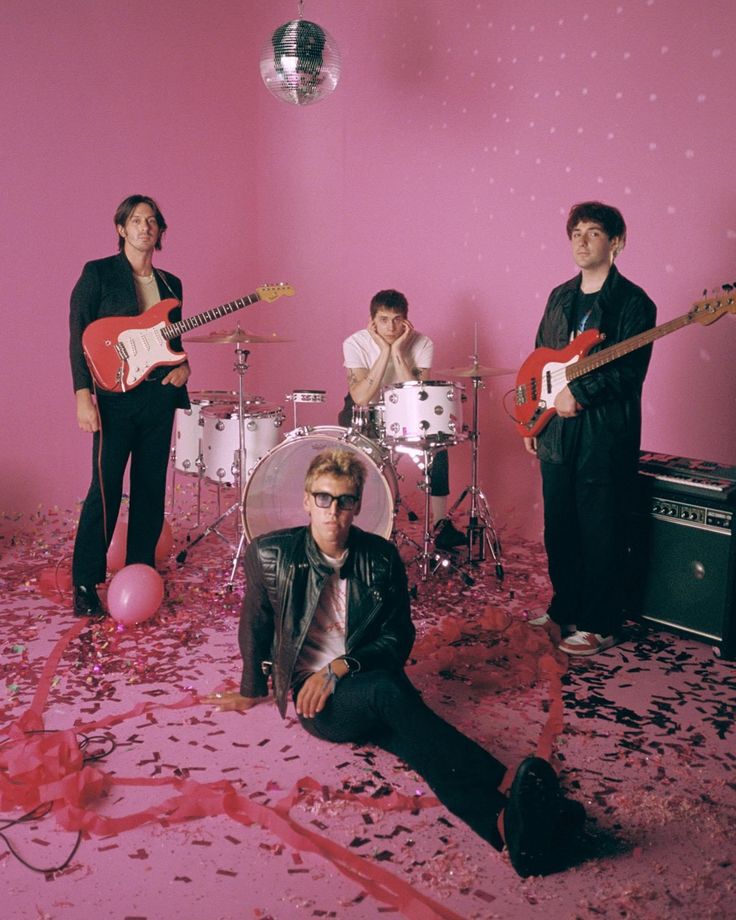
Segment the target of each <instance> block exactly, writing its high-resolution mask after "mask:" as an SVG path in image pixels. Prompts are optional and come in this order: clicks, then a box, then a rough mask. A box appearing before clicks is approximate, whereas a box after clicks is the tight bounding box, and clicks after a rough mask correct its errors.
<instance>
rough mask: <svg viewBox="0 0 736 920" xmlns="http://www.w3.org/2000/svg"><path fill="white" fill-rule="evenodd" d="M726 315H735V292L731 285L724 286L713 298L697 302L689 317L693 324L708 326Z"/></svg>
mask: <svg viewBox="0 0 736 920" xmlns="http://www.w3.org/2000/svg"><path fill="white" fill-rule="evenodd" d="M703 293H705V292H703ZM726 313H736V291H735V290H734V285H732V284H724V285H723V291H722V293H721V294H718V295H717V296H715V297H706V298H704V299H703V300H697V301H696V302H695V303H694V304H693V306H692V309H691V310H690V313H689V315H690V317H691V319H693V320H694V321H695V322H698V323H701V324H702V325H703V326H709V325H710V324H711V323H714V322H715V321H716V320H717V319H720V318H721V317H722V316H725V314H726Z"/></svg>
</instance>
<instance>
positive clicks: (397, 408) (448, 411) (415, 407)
mask: <svg viewBox="0 0 736 920" xmlns="http://www.w3.org/2000/svg"><path fill="white" fill-rule="evenodd" d="M186 341H187V344H188V343H190V342H192V343H206V344H223V345H228V344H229V345H234V347H235V363H234V366H233V369H234V371H235V373H236V374H237V375H238V389H237V390H236V391H227V390H204V391H199V392H192V393H190V402H191V408H190V409H179V410H177V414H176V422H175V435H174V443H173V446H172V451H171V462H172V466H173V470H174V476H176V475H177V474H182V475H189V476H195V477H196V478H197V526H199V525H200V505H201V487H202V483H203V482H207V483H209V484H212V485H215V486H217V487H218V488H217V498H218V508H217V511H218V514H217V517H216V519H215V520H214V521H213V522H212V523H210V524H209V525H208V526H207V527H206V528H205V529H204V530H203V531H202V532H201V533H200V534H199V535H198V536H197V537H196V538H195V539H194V540H192V541H191V542H190V543H189V544H188V547H187V549H185V550H182V551H181V552H180V553H179V555H178V556H177V562H179V563H180V564H183V563H184V561H185V560H186V558H187V555H188V553H189V552H190V551H191V550H192V549H193V547H194V546H195V545H196V544H197V543H199V542H200V541H201V540H203V539H204V538H205V537H207V536H208V535H209V534H215V535H216V536H218V537H220V538H221V539H222V540H223V541H225V542H226V543H228V544H229V545H230V546H232V545H233V544H232V542H231V540H230V539H229V538H228V537H227V536H226V535H225V534H223V533H222V532H221V531H220V529H219V525H220V524H221V523H222V522H223V521H224V520H225V519H226V518H227V517H229V516H230V515H232V514H236V513H237V517H236V532H237V535H238V541H237V548H236V549H235V552H234V556H233V560H232V569H231V573H230V579H229V581H228V585H227V586H228V588H232V587H233V584H234V582H235V573H236V571H237V565H238V561H239V559H240V558H241V556H242V552H243V549H244V546H245V543H246V542H250V541H251V540H253V539H254V538H255V537H257V536H259V535H261V534H264V533H267V532H269V531H271V530H277V529H280V528H284V527H293V526H297V525H299V524H303V523H304V510H303V505H302V498H303V482H304V475H305V472H306V469H307V467H308V465H309V463H310V461H311V460H312V458H313V457H314V456H315V455H316V454H318V453H320V452H321V451H323V450H325V449H328V448H338V447H339V448H342V449H347V450H350V451H354V452H355V453H356V454H358V455H359V457H360V459H361V461H362V462H363V465H364V466H365V467H366V470H367V474H366V481H365V486H364V492H363V500H362V503H361V512H360V522H359V523H360V526H361V527H362V528H363V529H364V530H368V531H371V532H373V533H377V534H379V535H380V536H383V537H385V538H386V539H390V538H392V537H393V538H395V539H397V541H403V542H405V543H410V544H412V545H414V546H415V547H416V549H417V550H418V553H417V556H416V559H413V560H411V563H416V564H417V565H418V566H419V570H420V573H421V578H422V580H426V578H427V577H428V575H429V574H430V573H434V572H436V571H437V570H438V569H439V568H440V567H444V568H447V567H450V568H452V569H455V570H457V571H460V570H459V569H458V567H457V564H456V562H455V561H454V559H451V558H450V557H448V556H446V555H443V554H441V553H439V552H438V551H437V549H436V548H431V547H432V535H431V533H430V523H429V517H430V473H431V468H432V463H433V461H434V458H435V456H436V454H437V453H438V452H439V451H440V450H444V449H446V448H449V447H453V446H455V445H457V444H459V443H461V442H462V441H464V440H466V439H468V440H469V441H470V443H471V447H472V476H471V482H470V484H469V485H468V486H466V488H465V489H464V490H463V492H462V494H461V495H460V497H459V498H458V500H457V501H456V502H455V504H454V505H453V507H452V509H451V512H450V513H454V512H455V511H456V510H457V509H458V508H459V507H460V505H461V504H462V503H463V501H464V500H465V499H466V498H469V500H470V506H469V524H468V529H467V534H468V541H467V559H466V561H467V562H468V563H474V562H478V561H482V560H483V559H484V558H485V548H486V546H487V547H488V549H489V550H490V552H491V554H492V556H493V559H494V561H495V564H496V575H497V577H498V578H499V579H502V578H503V565H502V561H501V544H500V541H499V539H498V535H497V533H496V530H495V528H494V525H493V521H492V518H491V514H490V510H489V507H488V502H487V501H486V498H485V495H484V494H483V492H482V491H481V490H480V488H479V487H478V438H479V434H478V390H479V388H480V386H481V385H482V381H483V379H484V378H486V377H490V376H499V375H501V374H512V373H514V372H513V371H507V370H505V369H498V368H487V367H483V366H480V365H478V363H477V360H476V357H475V356H473V364H472V365H471V366H470V367H467V368H449V369H448V370H446V371H444V370H443V371H439V372H437V376H438V377H447V378H452V377H455V378H469V379H470V380H472V383H473V410H472V428H471V429H470V430H468V428H467V426H464V425H463V419H462V406H463V402H464V400H465V395H464V389H465V388H464V386H463V385H461V384H458V383H455V382H452V381H451V380H450V379H437V380H427V381H410V382H406V383H395V384H392V385H390V386H386V387H384V389H383V402H382V403H380V404H377V405H371V406H355V407H354V409H353V414H352V423H351V425H350V426H349V427H347V428H343V427H339V426H330V425H327V426H325V425H323V426H302V427H299V425H298V419H297V406H301V405H304V404H312V405H314V404H321V403H324V402H325V397H326V393H325V391H324V390H296V391H294V392H293V393H290V394H288V395H286V397H285V398H286V400H287V401H288V402H291V403H292V404H293V410H294V412H293V423H294V427H293V429H292V430H291V431H288V432H285V433H283V435H282V429H283V426H284V410H283V408H282V407H281V406H273V405H267V404H266V401H265V399H263V397H260V396H255V395H253V394H248V393H246V392H245V390H244V377H245V373H246V371H247V370H248V364H247V360H248V356H249V354H250V352H249V351H248V350H247V349H246V348H245V346H246V345H261V344H270V343H280V342H286V341H288V339H283V338H281V337H279V336H276V335H272V336H260V335H253V334H251V333H248V332H246V331H244V330H242V329H240V328H239V327H238V328H236V329H235V330H234V331H232V332H217V333H212V334H210V335H206V336H204V335H202V336H188V337H187V339H186ZM403 454H409V455H410V456H411V457H412V459H413V460H414V462H415V463H416V464H417V465H418V467H419V468H420V470H421V472H422V482H421V484H420V488H421V489H422V490H423V492H424V531H423V539H422V542H421V544H420V543H418V542H416V541H414V540H413V539H411V538H410V537H409V536H407V535H406V534H404V533H399V532H397V531H396V530H395V520H396V514H397V510H398V507H399V502H400V498H399V485H398V483H399V479H400V477H399V475H398V473H397V471H396V466H397V463H398V460H399V459H400V457H401V456H402V455H403ZM228 489H233V490H235V493H234V494H235V495H236V496H237V498H236V500H235V501H233V502H232V503H231V504H230V505H229V506H228V507H227V508H226V509H225V510H224V511H223V510H222V506H221V504H220V502H221V490H228ZM173 491H174V490H172V492H173ZM460 574H461V576H462V577H463V579H464V580H465V581H466V583H467V584H472V583H473V579H472V578H470V576H468V575H467V574H465V573H463V572H460Z"/></svg>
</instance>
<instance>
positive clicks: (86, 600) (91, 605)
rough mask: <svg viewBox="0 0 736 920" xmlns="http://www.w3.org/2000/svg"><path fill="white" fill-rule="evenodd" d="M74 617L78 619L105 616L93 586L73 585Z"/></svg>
mask: <svg viewBox="0 0 736 920" xmlns="http://www.w3.org/2000/svg"><path fill="white" fill-rule="evenodd" d="M74 615H75V616H78V617H104V616H107V614H106V613H105V609H104V607H103V606H102V604H101V603H100V599H99V597H98V596H97V588H95V586H94V585H74Z"/></svg>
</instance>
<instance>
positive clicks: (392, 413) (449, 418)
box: [383, 380, 466, 445]
mask: <svg viewBox="0 0 736 920" xmlns="http://www.w3.org/2000/svg"><path fill="white" fill-rule="evenodd" d="M463 399H464V394H463V387H462V386H461V385H460V384H457V383H452V382H451V381H448V380H410V381H407V382H405V383H394V384H392V385H391V386H387V387H384V390H383V402H384V410H383V418H384V424H385V428H386V440H387V441H398V442H399V443H403V444H421V445H424V444H427V445H435V444H444V445H448V444H455V443H456V442H457V441H460V440H462V439H463V438H465V437H466V435H465V432H464V431H463V411H462V403H463Z"/></svg>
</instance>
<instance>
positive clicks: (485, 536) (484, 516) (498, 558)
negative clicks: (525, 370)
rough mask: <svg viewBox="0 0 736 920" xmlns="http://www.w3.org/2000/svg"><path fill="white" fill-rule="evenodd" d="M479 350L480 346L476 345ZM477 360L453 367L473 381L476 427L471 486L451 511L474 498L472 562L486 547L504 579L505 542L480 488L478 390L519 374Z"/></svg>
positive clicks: (482, 556) (472, 439)
mask: <svg viewBox="0 0 736 920" xmlns="http://www.w3.org/2000/svg"><path fill="white" fill-rule="evenodd" d="M476 347H477V346H476ZM471 357H472V359H473V363H472V365H470V367H462V368H455V369H453V368H450V369H449V372H448V376H453V374H457V375H458V376H462V377H469V378H470V379H471V380H472V381H473V425H472V428H471V429H470V431H469V432H468V439H469V441H470V446H471V475H470V484H469V485H467V486H466V487H465V488H464V489H463V491H462V492H461V493H460V496H459V498H458V499H457V501H456V502H455V503H454V504H453V506H452V507H451V508H450V511H449V516H450V517H451V516H452V515H453V514H454V512H455V511H457V509H458V508H459V507H460V505H461V504H462V503H463V502H464V501H465V499H466V498H467V497H468V496H470V509H469V514H468V527H467V534H468V557H467V562H468V563H474V562H482V561H483V560H484V559H485V558H486V546H487V547H488V549H489V550H490V552H491V555H492V556H493V559H494V561H495V563H496V578H497V579H498V580H499V581H502V580H503V577H504V571H503V561H502V555H501V541H500V540H499V538H498V534H497V533H496V528H495V527H494V525H493V518H492V517H491V510H490V508H489V506H488V501H487V499H486V496H485V495H484V493H483V491H482V489H480V488H479V487H478V441H479V439H480V432H479V430H478V390H479V389H480V388H481V386H482V385H483V383H482V381H483V378H484V377H501V376H504V375H506V374H513V373H515V371H511V370H506V369H505V368H489V367H483V366H482V365H479V364H478V356H477V354H474V355H471Z"/></svg>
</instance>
